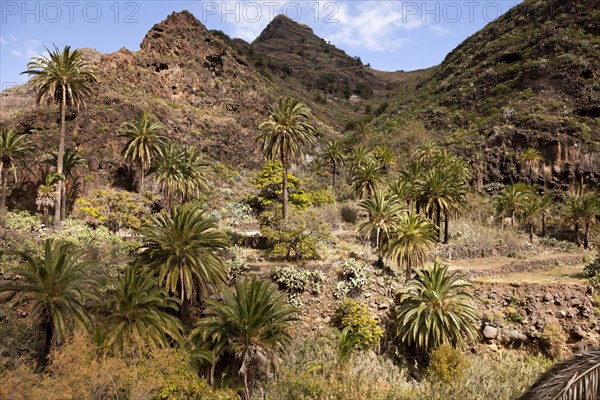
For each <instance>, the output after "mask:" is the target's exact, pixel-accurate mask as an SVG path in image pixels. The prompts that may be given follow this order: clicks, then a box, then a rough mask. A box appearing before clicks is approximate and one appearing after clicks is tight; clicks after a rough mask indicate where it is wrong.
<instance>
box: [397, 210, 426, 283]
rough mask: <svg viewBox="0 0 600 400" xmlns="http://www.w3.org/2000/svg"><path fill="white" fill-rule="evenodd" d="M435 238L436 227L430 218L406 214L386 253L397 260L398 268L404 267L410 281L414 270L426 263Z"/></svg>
mask: <svg viewBox="0 0 600 400" xmlns="http://www.w3.org/2000/svg"><path fill="white" fill-rule="evenodd" d="M435 237H436V230H435V225H434V224H433V223H432V222H431V220H430V219H429V218H426V217H424V216H423V215H422V214H416V213H413V212H409V213H404V214H403V215H402V216H401V217H400V219H399V220H398V223H397V225H396V229H395V230H394V232H392V235H391V237H390V239H389V241H388V243H387V246H386V253H387V254H388V255H389V256H390V257H392V258H395V259H396V262H397V263H398V266H401V265H403V266H404V271H405V276H406V279H408V278H410V276H411V274H412V270H413V268H419V267H421V266H422V265H423V263H424V262H425V259H426V257H427V251H429V250H430V249H431V248H432V247H433V245H434V243H435Z"/></svg>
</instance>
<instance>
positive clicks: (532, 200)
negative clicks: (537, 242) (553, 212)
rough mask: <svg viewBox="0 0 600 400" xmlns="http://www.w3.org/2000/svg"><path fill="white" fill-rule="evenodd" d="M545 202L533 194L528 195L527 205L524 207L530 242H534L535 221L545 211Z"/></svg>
mask: <svg viewBox="0 0 600 400" xmlns="http://www.w3.org/2000/svg"><path fill="white" fill-rule="evenodd" d="M543 207H544V204H543V202H542V200H541V199H539V198H538V197H537V196H534V195H533V194H532V195H531V196H529V197H528V199H527V201H526V203H525V207H524V209H523V214H524V215H525V220H526V221H527V230H528V232H529V242H530V243H533V233H534V228H535V221H536V220H537V218H538V217H540V216H541V215H542V213H543V211H544V208H543Z"/></svg>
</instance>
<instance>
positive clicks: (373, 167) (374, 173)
mask: <svg viewBox="0 0 600 400" xmlns="http://www.w3.org/2000/svg"><path fill="white" fill-rule="evenodd" d="M384 174H385V172H384V171H383V169H381V167H380V166H379V164H377V163H375V162H374V161H369V162H367V163H366V164H365V165H364V166H362V167H360V168H359V169H358V170H356V171H355V172H354V173H353V176H352V187H353V189H354V191H355V192H356V194H357V195H358V198H359V199H362V198H364V197H368V196H372V195H373V194H374V193H375V192H376V191H377V190H378V189H379V187H380V186H381V183H382V179H383V176H384Z"/></svg>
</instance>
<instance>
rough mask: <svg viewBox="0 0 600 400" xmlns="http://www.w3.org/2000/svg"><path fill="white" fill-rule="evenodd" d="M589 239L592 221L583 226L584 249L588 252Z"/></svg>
mask: <svg viewBox="0 0 600 400" xmlns="http://www.w3.org/2000/svg"><path fill="white" fill-rule="evenodd" d="M589 237H590V221H585V222H584V225H583V248H584V249H586V250H587V249H588V247H589V246H590V242H589Z"/></svg>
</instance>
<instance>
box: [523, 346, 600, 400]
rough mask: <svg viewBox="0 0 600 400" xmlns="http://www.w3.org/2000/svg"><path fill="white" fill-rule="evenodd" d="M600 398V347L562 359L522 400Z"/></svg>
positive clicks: (583, 399) (526, 392)
mask: <svg viewBox="0 0 600 400" xmlns="http://www.w3.org/2000/svg"><path fill="white" fill-rule="evenodd" d="M598 398H600V348H594V349H591V350H589V351H587V352H584V353H579V354H576V355H574V356H573V357H571V358H569V359H567V360H564V361H561V362H558V363H556V364H554V365H553V366H552V368H550V369H549V370H548V371H546V373H544V374H543V375H542V376H540V377H539V378H538V380H537V381H536V382H535V383H534V384H533V385H532V386H531V387H530V388H529V389H527V390H526V391H525V393H523V395H522V396H521V397H519V399H518V400H596V399H598Z"/></svg>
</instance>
